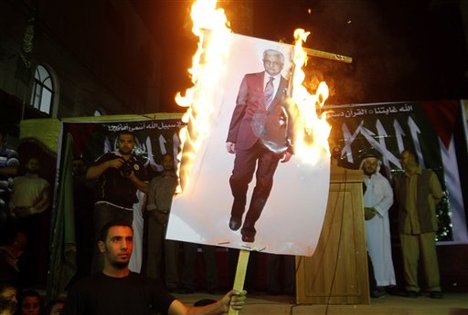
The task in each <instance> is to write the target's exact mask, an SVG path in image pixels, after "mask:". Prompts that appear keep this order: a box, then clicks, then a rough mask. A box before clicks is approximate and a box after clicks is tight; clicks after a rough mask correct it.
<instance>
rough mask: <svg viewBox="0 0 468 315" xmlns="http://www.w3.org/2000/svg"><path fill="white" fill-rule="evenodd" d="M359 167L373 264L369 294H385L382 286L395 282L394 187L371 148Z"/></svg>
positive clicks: (394, 283) (377, 155)
mask: <svg viewBox="0 0 468 315" xmlns="http://www.w3.org/2000/svg"><path fill="white" fill-rule="evenodd" d="M360 168H361V169H362V171H363V172H364V175H363V190H364V191H363V192H364V216H365V220H366V222H365V224H366V243H367V251H368V254H369V257H370V262H371V264H372V266H369V267H370V268H369V269H372V270H373V273H372V274H370V275H369V277H371V279H370V284H371V285H370V287H371V290H370V295H371V297H381V296H383V295H385V294H386V291H385V287H389V286H395V285H396V280H395V269H394V268H393V259H392V245H391V241H390V219H389V215H388V211H389V210H390V207H391V206H392V204H393V190H392V187H391V186H390V183H389V182H388V180H387V179H386V178H385V177H384V176H383V175H382V174H381V173H380V160H379V154H378V152H376V151H374V150H371V151H369V152H367V153H366V154H365V155H364V156H363V157H362V161H361V167H360ZM372 278H374V279H372ZM374 283H375V284H374ZM374 286H375V287H374Z"/></svg>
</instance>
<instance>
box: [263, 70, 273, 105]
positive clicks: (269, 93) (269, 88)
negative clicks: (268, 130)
mask: <svg viewBox="0 0 468 315" xmlns="http://www.w3.org/2000/svg"><path fill="white" fill-rule="evenodd" d="M274 79H275V78H274V77H270V80H268V82H267V84H266V85H265V107H266V108H267V109H268V108H269V107H270V105H271V102H272V101H273V97H274V94H275V88H274V86H273V80H274Z"/></svg>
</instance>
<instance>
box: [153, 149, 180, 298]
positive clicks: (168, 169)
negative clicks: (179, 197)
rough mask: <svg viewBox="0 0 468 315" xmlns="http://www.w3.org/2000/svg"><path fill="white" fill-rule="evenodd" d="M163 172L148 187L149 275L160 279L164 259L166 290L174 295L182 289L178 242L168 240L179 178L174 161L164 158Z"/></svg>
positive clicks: (166, 155) (170, 158) (171, 158)
mask: <svg viewBox="0 0 468 315" xmlns="http://www.w3.org/2000/svg"><path fill="white" fill-rule="evenodd" d="M161 164H162V166H163V172H162V173H161V174H160V175H158V176H155V177H153V179H151V182H150V184H149V191H148V205H147V207H146V224H147V225H146V231H147V236H146V241H147V242H146V275H147V276H148V277H150V278H153V279H160V278H161V274H162V266H163V264H162V261H163V257H164V265H165V272H164V277H165V281H166V286H167V288H168V289H169V291H171V292H175V291H176V290H177V289H178V287H179V270H178V267H179V266H178V265H179V259H178V255H179V242H178V241H173V240H166V239H165V238H166V228H167V222H168V220H169V212H170V210H171V205H172V198H173V197H174V194H175V191H176V188H177V184H178V178H177V175H176V173H175V170H174V157H173V156H172V155H170V154H165V155H163V156H162V162H161Z"/></svg>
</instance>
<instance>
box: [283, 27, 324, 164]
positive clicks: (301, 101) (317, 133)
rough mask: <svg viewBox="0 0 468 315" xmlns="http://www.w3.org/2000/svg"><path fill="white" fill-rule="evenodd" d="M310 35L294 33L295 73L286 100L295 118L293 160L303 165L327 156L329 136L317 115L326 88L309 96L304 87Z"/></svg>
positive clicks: (321, 84)
mask: <svg viewBox="0 0 468 315" xmlns="http://www.w3.org/2000/svg"><path fill="white" fill-rule="evenodd" d="M309 34H310V33H309V32H305V31H304V30H303V29H297V30H295V31H294V38H295V40H296V41H295V45H294V55H293V62H294V71H293V77H292V94H291V98H290V99H289V106H290V108H291V107H292V108H295V109H296V110H294V111H292V113H293V115H294V116H295V117H292V120H293V121H294V140H293V143H294V151H295V155H296V157H298V158H299V159H301V160H302V161H303V162H305V163H308V164H309V163H310V164H316V163H317V162H318V161H320V159H321V157H322V156H323V155H326V156H330V152H329V144H328V136H329V135H330V130H331V126H330V125H329V124H328V122H327V120H326V113H325V112H322V113H321V114H320V117H319V116H318V115H317V111H321V108H322V107H323V105H324V104H325V101H326V99H327V98H328V86H327V84H326V83H325V82H323V81H322V82H320V84H319V85H318V87H317V91H316V93H315V94H311V93H309V91H308V90H307V89H306V87H305V86H304V85H303V82H304V79H305V73H304V71H303V67H304V66H305V65H306V63H307V53H306V52H305V51H304V49H303V48H302V43H303V42H305V41H306V39H307V37H308V36H309Z"/></svg>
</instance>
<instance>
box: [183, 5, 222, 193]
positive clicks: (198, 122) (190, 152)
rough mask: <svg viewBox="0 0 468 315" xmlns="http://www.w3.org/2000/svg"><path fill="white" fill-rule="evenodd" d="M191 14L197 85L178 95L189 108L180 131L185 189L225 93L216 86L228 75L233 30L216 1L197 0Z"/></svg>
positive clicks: (194, 71) (190, 72)
mask: <svg viewBox="0 0 468 315" xmlns="http://www.w3.org/2000/svg"><path fill="white" fill-rule="evenodd" d="M191 17H192V21H193V27H192V32H193V33H194V34H195V35H196V36H197V37H198V39H199V41H198V48H197V51H196V53H195V54H194V56H193V58H192V68H191V69H189V74H190V76H191V79H192V83H193V86H192V87H191V88H189V89H187V90H186V91H185V95H181V94H180V93H178V94H177V95H176V98H175V100H176V103H177V104H178V105H180V106H183V107H187V111H186V113H185V114H184V116H183V117H182V121H183V122H184V123H188V125H187V127H185V128H183V129H182V130H181V132H180V134H179V136H180V140H181V143H182V145H183V148H182V150H181V151H180V152H181V153H180V156H179V157H178V160H179V161H182V162H183V163H181V165H182V167H181V169H180V170H179V174H178V175H179V178H181V179H184V180H185V182H183V183H181V185H182V188H183V187H185V186H186V184H187V181H188V180H189V176H188V172H189V170H190V167H191V165H192V161H193V159H194V157H195V156H196V154H197V152H198V151H199V150H200V147H201V145H202V144H203V141H204V140H205V139H206V138H207V137H208V135H209V133H210V126H211V120H212V119H213V117H212V113H213V111H214V108H213V106H214V105H215V104H216V103H217V102H216V98H217V96H219V95H220V93H222V91H220V89H219V88H218V87H217V86H215V85H216V84H217V82H219V81H220V78H221V77H222V76H223V74H224V73H223V71H222V70H223V69H224V68H225V67H224V65H225V64H226V60H227V56H228V52H229V36H228V35H229V34H230V33H231V30H230V28H229V22H228V21H227V18H226V15H225V13H224V10H222V9H220V8H216V0H197V1H196V2H195V3H194V4H193V5H192V10H191ZM182 154H183V156H182Z"/></svg>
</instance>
